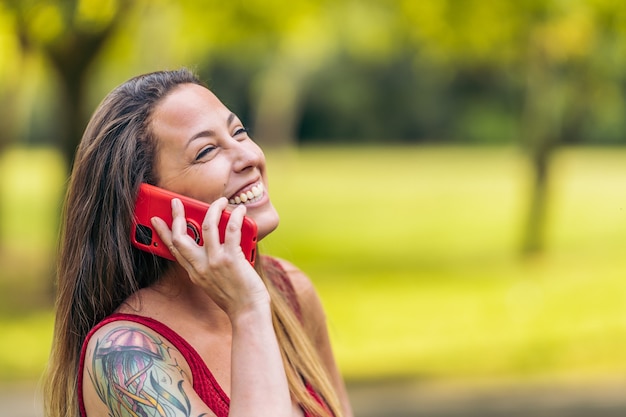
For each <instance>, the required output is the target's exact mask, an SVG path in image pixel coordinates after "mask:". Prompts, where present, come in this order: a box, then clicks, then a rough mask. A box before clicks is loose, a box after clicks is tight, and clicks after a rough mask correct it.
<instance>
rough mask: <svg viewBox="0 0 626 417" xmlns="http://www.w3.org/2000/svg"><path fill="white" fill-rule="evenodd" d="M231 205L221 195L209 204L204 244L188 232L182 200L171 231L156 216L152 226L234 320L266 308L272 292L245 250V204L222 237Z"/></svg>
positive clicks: (176, 207) (174, 210) (174, 206)
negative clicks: (221, 223) (222, 223)
mask: <svg viewBox="0 0 626 417" xmlns="http://www.w3.org/2000/svg"><path fill="white" fill-rule="evenodd" d="M227 206H228V201H227V200H226V198H220V199H218V200H216V201H214V202H213V204H211V206H210V207H209V210H208V211H207V213H206V216H205V217H204V221H203V223H202V238H203V240H204V245H203V246H199V245H198V244H197V243H196V242H195V241H194V239H193V238H191V236H189V235H188V234H187V220H186V218H185V209H184V206H183V204H182V202H181V201H180V200H179V199H176V198H175V199H173V200H172V217H173V221H172V229H171V230H170V229H169V227H168V226H167V224H166V223H165V222H164V221H163V220H162V219H160V218H158V217H154V218H153V219H152V225H153V227H154V228H155V230H156V231H157V233H158V234H159V237H160V238H161V239H162V240H163V242H164V243H165V244H166V245H167V246H168V248H169V250H170V252H171V253H172V255H174V257H175V258H176V260H177V261H178V263H179V264H180V265H181V266H183V268H185V270H186V271H187V273H188V274H189V277H190V279H191V281H192V282H193V283H194V284H196V285H198V286H199V287H201V288H202V289H203V290H204V291H206V293H207V294H208V295H209V296H210V297H211V298H212V299H213V301H215V303H216V304H217V305H218V306H219V307H220V308H221V309H222V310H224V311H225V312H226V313H227V314H228V315H229V317H231V319H232V318H233V317H234V316H236V315H238V314H241V313H244V312H247V311H254V310H256V309H257V308H260V307H262V308H266V307H267V305H268V304H269V295H268V293H267V289H266V288H265V285H264V284H263V282H262V281H261V278H260V277H259V275H258V274H257V272H256V271H255V270H254V268H253V267H252V266H251V265H250V263H249V262H248V261H247V260H246V258H245V256H244V254H243V251H242V250H241V246H240V242H241V226H242V224H243V218H244V215H245V214H246V208H245V206H243V205H241V206H238V207H237V208H235V209H234V210H233V211H232V212H231V214H230V219H229V221H228V224H227V226H226V233H225V238H224V243H221V242H220V240H219V229H218V224H219V221H220V218H221V216H222V212H223V211H224V210H225V209H226V207H227Z"/></svg>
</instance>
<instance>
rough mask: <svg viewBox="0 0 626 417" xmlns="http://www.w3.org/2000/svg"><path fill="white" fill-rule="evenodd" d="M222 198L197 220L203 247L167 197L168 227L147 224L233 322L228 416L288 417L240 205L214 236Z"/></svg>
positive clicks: (266, 302) (265, 299)
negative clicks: (221, 238)
mask: <svg viewBox="0 0 626 417" xmlns="http://www.w3.org/2000/svg"><path fill="white" fill-rule="evenodd" d="M227 206H228V202H227V201H226V199H225V198H220V199H219V200H217V201H215V202H214V203H213V204H211V207H210V208H209V210H208V211H207V214H206V216H205V218H204V221H203V222H202V238H203V239H204V246H199V245H198V244H196V242H195V240H194V239H192V238H191V237H190V236H189V235H188V234H187V221H186V219H185V210H184V207H183V204H182V203H181V201H180V200H178V199H174V200H172V217H173V221H172V229H171V230H170V229H169V228H168V227H167V224H166V223H165V222H164V221H163V220H162V219H160V218H156V217H155V218H153V219H152V225H153V226H154V228H155V229H156V231H157V233H158V234H159V237H160V238H161V239H162V240H163V242H164V243H165V244H167V245H168V247H169V249H170V252H172V254H173V255H174V257H175V258H176V260H177V261H178V263H180V264H181V265H182V266H183V267H184V268H185V270H186V271H187V273H188V274H189V277H190V279H191V281H192V282H193V283H194V284H196V285H198V286H199V287H200V288H202V289H203V290H204V291H205V292H206V293H207V294H208V295H209V296H210V297H211V298H212V299H213V301H215V303H216V304H217V305H218V306H219V307H220V308H221V309H222V310H224V311H225V312H226V314H227V315H228V317H229V319H230V321H231V324H232V346H231V381H232V382H231V402H230V411H229V416H251V415H255V416H271V417H288V416H291V415H292V414H291V413H292V404H291V397H290V394H289V385H288V383H287V376H286V374H285V368H284V364H283V361H282V357H281V354H280V348H279V346H278V340H277V339H276V334H275V332H274V328H273V325H272V317H271V311H270V298H269V294H268V292H267V288H266V287H265V284H263V281H262V280H261V277H259V275H258V274H257V273H256V271H255V270H254V268H252V266H251V265H250V263H249V262H248V261H247V259H246V257H245V255H244V254H243V251H242V250H241V247H240V241H241V225H242V223H243V217H244V215H245V213H246V208H245V207H244V206H238V207H237V208H235V209H234V210H233V211H232V213H231V215H230V219H229V221H228V224H227V226H226V233H225V239H224V243H220V241H219V229H218V225H219V220H220V217H221V215H222V212H223V211H224V210H225V209H226V207H227Z"/></svg>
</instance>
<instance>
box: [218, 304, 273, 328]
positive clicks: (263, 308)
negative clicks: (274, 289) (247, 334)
mask: <svg viewBox="0 0 626 417" xmlns="http://www.w3.org/2000/svg"><path fill="white" fill-rule="evenodd" d="M228 315H229V317H230V321H231V324H232V326H233V330H235V328H250V327H252V328H254V327H255V326H258V325H260V324H262V323H269V324H271V323H272V309H271V304H270V299H269V296H267V297H266V299H260V300H255V301H254V302H251V303H248V304H246V305H245V306H242V307H240V308H238V309H236V310H234V311H232V312H230V313H229V314H228Z"/></svg>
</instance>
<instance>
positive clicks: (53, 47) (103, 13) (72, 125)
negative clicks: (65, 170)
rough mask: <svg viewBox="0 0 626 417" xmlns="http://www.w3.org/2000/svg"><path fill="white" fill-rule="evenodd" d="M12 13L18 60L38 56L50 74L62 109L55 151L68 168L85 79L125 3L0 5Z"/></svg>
mask: <svg viewBox="0 0 626 417" xmlns="http://www.w3.org/2000/svg"><path fill="white" fill-rule="evenodd" d="M3 2H4V3H5V5H6V7H7V8H8V10H10V11H11V12H12V13H13V16H14V18H15V19H14V24H15V30H16V32H17V36H18V38H19V45H20V47H21V53H22V54H23V55H24V56H27V55H30V54H37V53H40V54H42V55H43V56H44V58H45V59H46V60H47V62H48V63H49V65H50V66H51V67H52V68H53V69H54V71H55V75H56V79H57V80H58V83H59V88H60V92H61V100H62V103H63V104H62V105H60V106H57V107H56V109H55V111H57V112H58V113H59V114H58V116H59V119H60V138H59V141H58V146H59V148H60V149H61V151H62V152H63V155H64V156H65V158H66V160H67V161H68V163H70V164H71V161H72V160H73V157H74V152H75V149H76V146H77V144H78V142H79V140H80V137H81V136H82V131H83V129H84V125H85V117H84V116H85V115H84V109H85V107H87V106H85V105H84V99H85V86H86V81H87V74H88V72H89V70H90V68H91V64H92V63H93V62H94V59H95V58H96V56H97V55H98V54H99V53H100V51H101V49H102V47H103V46H104V44H105V43H106V41H107V40H108V39H109V38H110V37H111V36H112V34H113V33H114V32H115V31H116V30H117V28H118V27H119V26H120V24H121V22H122V20H123V16H124V14H125V12H126V10H127V9H128V7H129V6H130V5H131V4H132V2H131V1H121V2H118V1H115V0H108V1H104V2H102V1H96V0H47V1H37V0H3Z"/></svg>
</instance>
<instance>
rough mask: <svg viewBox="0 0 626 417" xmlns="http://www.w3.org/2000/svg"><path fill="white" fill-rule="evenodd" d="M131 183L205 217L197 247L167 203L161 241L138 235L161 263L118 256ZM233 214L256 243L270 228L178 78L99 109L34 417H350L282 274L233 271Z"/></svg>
mask: <svg viewBox="0 0 626 417" xmlns="http://www.w3.org/2000/svg"><path fill="white" fill-rule="evenodd" d="M142 182H147V183H150V184H153V185H157V186H160V187H163V188H165V189H168V190H171V191H174V192H177V193H179V194H184V195H187V196H190V197H193V198H196V199H199V200H203V201H206V202H207V203H211V208H210V209H209V211H208V212H207V215H206V217H205V220H204V223H203V225H202V233H203V238H204V246H202V247H201V246H198V245H197V244H196V243H195V241H194V240H193V239H191V238H190V237H189V236H188V235H187V232H186V222H185V220H184V208H183V207H182V204H181V203H180V201H179V200H177V199H174V200H173V201H172V215H173V218H174V221H173V223H172V228H171V230H170V229H169V228H168V226H167V225H166V224H165V223H164V222H163V221H162V220H161V219H159V218H153V219H152V221H153V226H154V228H155V229H156V230H157V232H158V234H159V236H160V237H161V239H162V240H163V241H164V242H165V243H166V244H167V245H168V248H169V249H170V251H171V252H172V254H173V255H174V257H175V258H176V260H177V262H171V261H166V260H164V259H161V258H157V257H155V256H153V255H150V254H148V253H145V252H142V251H139V250H138V249H135V248H134V247H132V245H131V242H130V227H131V223H132V220H133V207H134V201H135V197H136V195H137V192H138V188H139V185H140V184H141V183H142ZM253 188H254V194H253V196H252V197H253V198H248V196H249V195H250V194H248V191H251V190H252V189H253ZM224 210H228V211H231V212H232V213H231V216H230V220H229V223H228V226H227V231H226V237H225V240H224V243H223V244H222V243H220V241H219V238H218V233H217V231H216V230H217V223H218V219H219V217H220V215H221V213H222V211H224ZM244 215H247V216H249V217H250V218H252V219H253V220H254V221H255V222H256V224H257V227H258V233H259V239H261V238H262V237H264V236H266V235H267V234H269V233H270V232H272V231H273V230H274V229H275V228H276V227H277V225H278V215H277V213H276V210H275V209H274V207H273V206H272V204H271V202H270V199H269V195H268V193H267V176H266V169H265V158H264V155H263V153H262V151H261V149H260V148H259V147H258V146H257V145H256V144H255V143H254V142H253V141H252V140H251V139H250V137H249V136H248V133H247V131H246V129H245V128H244V126H243V125H242V123H241V121H240V120H239V119H238V118H237V117H236V116H235V115H234V114H233V113H231V112H230V111H229V110H228V109H227V108H226V107H225V106H224V105H223V104H222V103H221V102H220V101H219V100H218V99H217V97H215V95H213V93H212V92H211V91H210V90H208V89H207V88H206V87H204V86H203V85H201V83H200V82H199V81H198V79H197V78H196V77H195V76H194V75H193V74H192V73H190V72H189V71H187V70H179V71H167V72H157V73H151V74H146V75H143V76H139V77H136V78H134V79H131V80H129V81H128V82H126V83H125V84H123V85H121V86H120V87H118V88H117V89H115V90H114V91H113V92H111V93H110V94H109V95H108V96H107V97H106V98H105V99H104V101H103V102H102V103H101V105H100V106H99V108H98V109H97V110H96V112H95V114H94V115H93V117H92V119H91V121H90V123H89V125H88V126H87V129H86V131H85V134H84V136H83V139H82V141H81V144H80V146H79V148H78V150H77V155H76V160H75V163H74V168H73V172H72V178H71V182H70V184H69V189H68V193H67V199H66V204H65V210H64V223H63V224H64V227H63V235H62V240H61V242H62V243H61V250H60V257H59V267H58V279H59V283H58V297H57V315H56V323H55V333H54V342H53V348H52V354H51V358H50V363H49V369H48V372H47V377H46V386H45V394H44V398H45V405H46V415H47V416H49V417H60V416H71V417H78V416H81V417H84V416H89V417H94V416H120V417H122V416H123V417H126V416H193V417H196V416H213V415H216V416H219V417H221V416H227V415H228V416H252V415H254V416H265V415H267V416H272V417H276V416H303V415H304V416H311V417H313V416H316V417H317V416H320V417H323V416H333V415H334V416H350V415H351V414H352V413H351V410H350V406H349V403H348V399H347V395H346V392H345V388H344V386H343V382H342V381H341V378H340V376H339V372H338V370H337V367H336V365H335V362H334V359H333V355H332V352H331V348H330V344H329V340H328V334H327V330H326V324H325V319H324V313H323V310H322V307H321V303H320V301H319V299H318V297H317V295H316V293H315V291H314V289H313V286H312V284H311V283H310V281H309V280H308V279H307V277H306V276H305V275H304V274H303V273H302V272H300V271H299V270H298V269H297V268H295V267H294V266H293V265H290V264H289V263H287V262H286V261H283V260H277V259H274V258H269V257H259V258H258V260H257V263H256V265H255V268H253V267H252V266H251V265H250V263H248V262H247V261H246V259H245V257H244V255H243V253H242V251H241V248H240V247H239V244H238V242H239V239H240V233H241V231H240V228H241V224H242V220H243V216H244Z"/></svg>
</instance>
